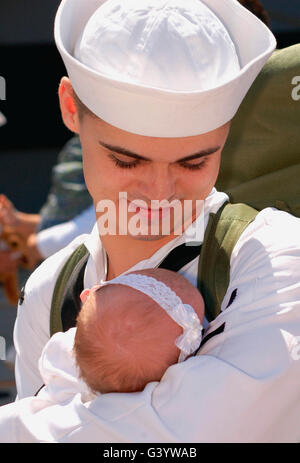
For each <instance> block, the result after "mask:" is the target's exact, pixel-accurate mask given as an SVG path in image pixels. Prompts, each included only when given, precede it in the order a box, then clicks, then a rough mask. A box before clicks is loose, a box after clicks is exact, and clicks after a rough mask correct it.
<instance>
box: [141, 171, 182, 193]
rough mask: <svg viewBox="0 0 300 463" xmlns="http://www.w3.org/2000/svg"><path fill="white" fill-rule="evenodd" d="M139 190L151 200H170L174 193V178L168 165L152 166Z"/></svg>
mask: <svg viewBox="0 0 300 463" xmlns="http://www.w3.org/2000/svg"><path fill="white" fill-rule="evenodd" d="M139 190H140V193H142V194H143V195H144V196H145V197H147V198H149V199H151V200H157V201H163V200H172V199H174V197H175V193H176V178H175V176H174V174H173V173H172V172H171V169H170V168H169V166H168V165H159V166H157V167H154V166H153V168H152V169H149V171H148V172H147V173H145V175H144V177H143V179H142V180H141V183H140V188H139Z"/></svg>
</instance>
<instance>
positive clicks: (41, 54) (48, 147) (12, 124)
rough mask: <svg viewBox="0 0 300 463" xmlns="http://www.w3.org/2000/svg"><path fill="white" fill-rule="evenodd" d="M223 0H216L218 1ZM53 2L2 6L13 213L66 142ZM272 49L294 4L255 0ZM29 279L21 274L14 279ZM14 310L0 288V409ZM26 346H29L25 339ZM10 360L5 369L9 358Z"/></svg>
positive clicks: (1, 168)
mask: <svg viewBox="0 0 300 463" xmlns="http://www.w3.org/2000/svg"><path fill="white" fill-rule="evenodd" d="M220 1H222V0H220ZM59 3H60V1H59V0H1V2H0V21H1V27H0V76H2V77H3V78H4V79H5V81H6V100H3V101H1V100H0V111H1V112H2V113H3V114H4V115H5V116H6V118H7V124H6V125H4V126H3V127H1V128H0V193H4V194H5V195H7V196H8V197H9V198H10V199H11V201H12V202H13V203H14V204H15V206H16V208H17V209H19V210H21V211H24V212H29V213H37V212H38V211H39V209H40V208H41V206H42V205H43V203H44V201H45V199H46V197H47V193H48V190H49V186H50V181H51V175H50V174H51V169H52V167H53V166H54V165H55V163H56V160H57V155H58V152H59V150H60V148H61V147H62V146H63V145H64V143H65V142H66V141H67V140H68V139H69V138H70V137H71V133H70V132H68V130H67V129H66V128H65V127H64V125H63V123H62V121H61V116H60V112H59V107H58V97H57V89H58V84H59V81H60V78H61V77H62V76H63V75H64V74H65V71H64V65H63V63H62V61H61V58H60V56H59V54H58V52H57V50H56V47H55V45H54V41H53V22H54V16H55V12H56V10H57V7H58V5H59ZM261 3H262V4H263V6H264V7H265V9H266V10H267V12H268V14H269V18H270V21H271V22H270V25H271V29H272V31H273V32H274V34H275V36H276V38H277V41H278V48H284V47H287V46H289V45H292V44H296V43H299V42H300V0H288V1H284V0H262V2H261ZM27 276H28V272H26V271H22V272H21V274H20V279H21V281H24V280H25V279H26V278H27ZM15 316H16V309H15V308H14V307H9V306H8V305H7V303H6V302H5V299H4V296H3V293H2V290H1V289H0V336H3V337H5V339H6V343H7V345H6V351H7V360H8V363H4V362H2V361H0V405H1V404H3V403H7V402H10V401H11V400H13V399H14V395H15V389H14V375H13V370H12V369H10V368H9V367H11V366H12V362H13V351H12V350H11V345H12V329H13V324H14V320H15ZM29 342H30V341H29ZM10 355H11V357H12V359H11V363H10V358H9V356H10Z"/></svg>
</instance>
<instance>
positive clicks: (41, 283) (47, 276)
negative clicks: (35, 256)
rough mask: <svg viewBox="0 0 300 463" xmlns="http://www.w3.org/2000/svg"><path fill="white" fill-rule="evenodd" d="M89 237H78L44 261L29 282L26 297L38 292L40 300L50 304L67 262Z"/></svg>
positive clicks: (85, 235) (26, 286)
mask: <svg viewBox="0 0 300 463" xmlns="http://www.w3.org/2000/svg"><path fill="white" fill-rule="evenodd" d="M88 236H89V235H87V234H83V235H80V236H77V237H76V238H75V239H74V240H73V241H72V242H71V243H70V244H68V246H66V247H65V248H63V249H61V250H60V251H58V252H56V253H55V254H53V255H52V256H50V257H48V258H47V259H46V260H44V261H43V262H42V263H41V264H40V265H39V267H37V269H36V270H35V271H34V272H33V273H32V274H31V275H30V277H29V279H28V280H27V282H26V285H25V294H26V296H27V297H28V296H30V294H31V293H36V292H38V293H39V296H40V298H41V299H42V300H44V301H45V302H47V304H48V301H49V297H50V296H51V295H52V293H53V290H54V286H55V283H56V280H57V278H58V276H59V273H60V271H61V270H62V268H63V266H64V264H65V262H66V261H67V259H68V258H69V257H70V255H71V254H72V253H73V252H74V250H75V249H76V248H77V247H78V246H80V245H81V244H83V243H84V242H85V240H86V238H87V237H88Z"/></svg>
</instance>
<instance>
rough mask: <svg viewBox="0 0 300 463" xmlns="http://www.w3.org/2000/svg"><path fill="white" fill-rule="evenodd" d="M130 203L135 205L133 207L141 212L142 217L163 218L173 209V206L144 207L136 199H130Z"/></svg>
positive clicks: (136, 211) (138, 212) (137, 211)
mask: <svg viewBox="0 0 300 463" xmlns="http://www.w3.org/2000/svg"><path fill="white" fill-rule="evenodd" d="M130 204H131V206H132V207H133V209H135V213H136V214H139V215H140V216H142V217H152V218H162V217H165V216H166V215H167V214H169V213H170V211H171V209H172V208H171V207H159V208H151V207H148V208H144V207H142V206H141V205H140V204H139V203H135V202H134V201H131V202H130V201H128V205H130ZM132 212H134V211H132Z"/></svg>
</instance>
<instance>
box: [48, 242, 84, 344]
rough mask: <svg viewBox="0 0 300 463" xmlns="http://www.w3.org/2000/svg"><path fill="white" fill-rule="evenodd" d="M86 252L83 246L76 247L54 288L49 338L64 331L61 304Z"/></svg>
mask: <svg viewBox="0 0 300 463" xmlns="http://www.w3.org/2000/svg"><path fill="white" fill-rule="evenodd" d="M88 252H89V251H88V250H87V248H86V247H85V245H84V244H81V245H80V246H78V247H77V248H76V249H75V251H74V252H73V253H72V254H71V256H70V257H69V259H68V260H67V261H66V263H65V265H64V266H63V268H62V270H61V272H60V274H59V276H58V278H57V280H56V284H55V287H54V292H53V296H52V302H51V312H50V336H53V334H55V333H57V332H59V331H64V330H63V325H62V319H61V309H62V303H63V300H64V298H65V295H66V291H67V288H68V286H69V285H68V283H69V280H70V279H71V277H72V274H73V272H74V270H76V267H78V265H80V262H82V261H83V259H85V258H86V257H87V254H88Z"/></svg>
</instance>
